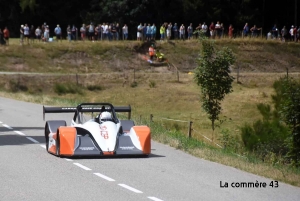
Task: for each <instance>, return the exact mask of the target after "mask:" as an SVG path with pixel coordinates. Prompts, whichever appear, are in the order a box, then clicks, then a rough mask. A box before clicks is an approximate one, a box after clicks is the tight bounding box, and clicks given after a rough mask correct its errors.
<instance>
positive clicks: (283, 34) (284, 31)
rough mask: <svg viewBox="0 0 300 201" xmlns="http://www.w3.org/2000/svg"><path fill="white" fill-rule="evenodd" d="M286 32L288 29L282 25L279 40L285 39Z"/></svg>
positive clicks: (283, 40)
mask: <svg viewBox="0 0 300 201" xmlns="http://www.w3.org/2000/svg"><path fill="white" fill-rule="evenodd" d="M287 34H288V31H287V29H286V28H285V26H283V28H282V29H281V40H282V42H285V41H286V39H287Z"/></svg>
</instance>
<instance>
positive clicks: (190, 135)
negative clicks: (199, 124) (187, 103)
mask: <svg viewBox="0 0 300 201" xmlns="http://www.w3.org/2000/svg"><path fill="white" fill-rule="evenodd" d="M192 125H193V122H192V121H190V125H189V138H192Z"/></svg>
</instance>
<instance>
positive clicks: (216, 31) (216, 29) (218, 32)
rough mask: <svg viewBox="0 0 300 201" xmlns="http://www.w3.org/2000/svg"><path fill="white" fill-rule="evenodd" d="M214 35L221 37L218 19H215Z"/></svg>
mask: <svg viewBox="0 0 300 201" xmlns="http://www.w3.org/2000/svg"><path fill="white" fill-rule="evenodd" d="M215 35H216V36H217V37H218V38H221V24H220V22H219V21H217V23H216V25H215Z"/></svg>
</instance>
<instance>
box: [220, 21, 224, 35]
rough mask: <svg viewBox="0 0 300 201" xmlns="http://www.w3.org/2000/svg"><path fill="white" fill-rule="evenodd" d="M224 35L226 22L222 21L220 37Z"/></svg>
mask: <svg viewBox="0 0 300 201" xmlns="http://www.w3.org/2000/svg"><path fill="white" fill-rule="evenodd" d="M223 35H224V24H223V23H221V25H220V38H223Z"/></svg>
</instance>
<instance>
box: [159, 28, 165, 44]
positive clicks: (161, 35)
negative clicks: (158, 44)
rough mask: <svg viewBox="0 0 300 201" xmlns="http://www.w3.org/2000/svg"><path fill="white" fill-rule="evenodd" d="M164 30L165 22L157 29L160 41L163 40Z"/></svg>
mask: <svg viewBox="0 0 300 201" xmlns="http://www.w3.org/2000/svg"><path fill="white" fill-rule="evenodd" d="M165 32H166V28H165V24H162V25H161V26H160V29H159V33H160V40H161V41H163V40H164V39H165Z"/></svg>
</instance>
